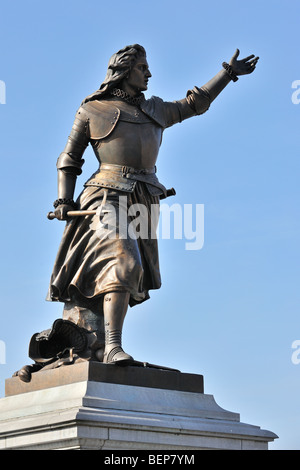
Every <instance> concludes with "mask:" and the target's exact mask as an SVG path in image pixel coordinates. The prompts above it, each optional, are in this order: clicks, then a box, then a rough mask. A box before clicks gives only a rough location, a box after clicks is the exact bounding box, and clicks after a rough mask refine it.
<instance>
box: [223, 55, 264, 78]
mask: <svg viewBox="0 0 300 470" xmlns="http://www.w3.org/2000/svg"><path fill="white" fill-rule="evenodd" d="M239 54H240V51H239V49H237V50H236V51H235V53H234V54H233V56H232V58H231V59H230V62H229V65H230V66H231V68H232V71H233V73H234V74H235V75H247V74H249V73H252V72H253V71H254V70H255V67H256V64H257V62H258V59H259V57H255V55H254V54H252V55H249V56H248V57H245V59H242V60H237V58H238V56H239Z"/></svg>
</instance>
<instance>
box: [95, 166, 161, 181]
mask: <svg viewBox="0 0 300 470" xmlns="http://www.w3.org/2000/svg"><path fill="white" fill-rule="evenodd" d="M102 170H104V171H105V170H106V171H111V172H117V173H121V174H122V176H123V178H126V177H127V178H130V176H127V175H153V174H154V173H156V166H155V167H153V168H133V167H131V166H124V165H116V164H113V163H101V165H100V171H102Z"/></svg>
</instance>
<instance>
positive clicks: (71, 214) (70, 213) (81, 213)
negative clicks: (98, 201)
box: [47, 211, 97, 220]
mask: <svg viewBox="0 0 300 470" xmlns="http://www.w3.org/2000/svg"><path fill="white" fill-rule="evenodd" d="M96 212H97V211H68V212H67V216H68V217H80V216H85V215H95V214H96ZM47 218H48V219H49V220H53V219H56V215H55V213H54V212H48V214H47Z"/></svg>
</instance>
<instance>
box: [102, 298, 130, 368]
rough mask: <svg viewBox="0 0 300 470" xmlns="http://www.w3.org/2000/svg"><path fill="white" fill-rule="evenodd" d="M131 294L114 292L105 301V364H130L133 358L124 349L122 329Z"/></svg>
mask: <svg viewBox="0 0 300 470" xmlns="http://www.w3.org/2000/svg"><path fill="white" fill-rule="evenodd" d="M129 297H130V295H129V293H127V292H124V293H123V292H112V293H110V294H106V295H105V296H104V300H103V313H104V329H105V350H104V356H103V362H104V363H106V364H113V363H118V364H122V365H126V364H130V363H132V362H133V358H132V357H131V356H129V354H126V353H125V352H124V351H123V349H122V329H123V323H124V318H125V315H126V312H127V308H128V303H129Z"/></svg>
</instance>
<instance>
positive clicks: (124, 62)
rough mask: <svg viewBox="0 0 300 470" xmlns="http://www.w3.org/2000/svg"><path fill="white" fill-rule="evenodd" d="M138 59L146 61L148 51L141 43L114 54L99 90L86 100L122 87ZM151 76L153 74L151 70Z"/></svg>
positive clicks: (97, 97) (100, 96) (99, 96)
mask: <svg viewBox="0 0 300 470" xmlns="http://www.w3.org/2000/svg"><path fill="white" fill-rule="evenodd" d="M138 59H143V60H144V61H146V51H145V49H144V48H143V47H142V46H140V45H139V44H133V45H131V46H126V47H124V48H123V49H120V50H119V51H118V52H116V53H115V54H113V55H112V57H111V58H110V60H109V63H108V68H107V73H106V77H105V79H104V81H103V83H102V84H101V86H100V88H99V90H97V91H96V92H95V93H93V94H92V95H90V96H88V97H87V98H86V99H85V100H84V102H87V101H91V100H95V99H99V98H102V97H103V96H104V95H105V94H107V93H109V91H110V90H112V89H113V88H118V87H120V84H121V83H122V82H123V80H126V78H128V77H129V75H130V72H131V70H132V68H133V67H134V65H135V64H136V62H137V60H138ZM149 76H151V74H150V72H149Z"/></svg>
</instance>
